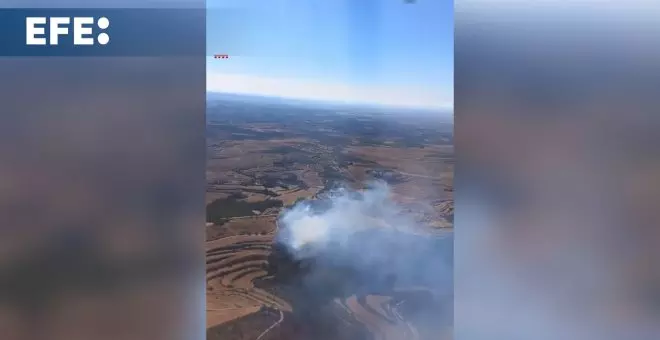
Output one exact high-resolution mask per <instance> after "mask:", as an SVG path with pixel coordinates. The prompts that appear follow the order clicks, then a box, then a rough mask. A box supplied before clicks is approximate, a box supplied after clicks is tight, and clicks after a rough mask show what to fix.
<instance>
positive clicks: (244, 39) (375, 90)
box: [207, 0, 454, 108]
mask: <svg viewBox="0 0 660 340" xmlns="http://www.w3.org/2000/svg"><path fill="white" fill-rule="evenodd" d="M207 7H208V10H207V53H208V54H209V55H212V54H229V56H230V57H229V59H213V58H211V57H209V58H208V59H207V86H208V90H209V91H218V92H230V93H232V92H233V93H248V94H256V95H260V94H261V95H274V96H281V97H291V98H301V99H323V100H332V101H343V102H359V103H373V104H383V105H397V106H414V107H433V108H451V107H452V105H453V66H454V65H453V63H454V61H453V55H454V50H453V46H454V42H453V36H454V32H453V27H454V23H453V1H448V0H417V1H416V3H414V4H406V3H405V1H404V0H207Z"/></svg>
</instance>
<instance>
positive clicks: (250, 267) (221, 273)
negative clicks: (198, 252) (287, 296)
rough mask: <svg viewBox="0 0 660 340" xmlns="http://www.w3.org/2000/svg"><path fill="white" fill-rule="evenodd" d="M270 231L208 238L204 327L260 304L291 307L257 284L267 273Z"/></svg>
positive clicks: (281, 308)
mask: <svg viewBox="0 0 660 340" xmlns="http://www.w3.org/2000/svg"><path fill="white" fill-rule="evenodd" d="M271 243H272V235H241V236H229V237H225V238H221V239H218V240H214V241H210V242H207V249H206V265H207V269H206V281H207V327H212V326H214V325H217V324H221V323H223V322H226V321H229V320H232V319H235V318H238V317H241V316H245V315H248V314H251V313H254V312H256V311H257V310H259V308H260V307H261V306H266V307H271V308H274V309H277V310H282V311H291V306H290V305H289V304H288V303H287V302H286V301H284V300H282V299H280V298H278V297H277V296H274V295H272V294H270V293H268V292H266V291H264V290H262V289H259V288H256V287H255V286H254V284H253V282H254V280H257V279H260V278H263V277H265V276H266V274H267V271H266V266H267V261H268V255H269V253H270V248H271Z"/></svg>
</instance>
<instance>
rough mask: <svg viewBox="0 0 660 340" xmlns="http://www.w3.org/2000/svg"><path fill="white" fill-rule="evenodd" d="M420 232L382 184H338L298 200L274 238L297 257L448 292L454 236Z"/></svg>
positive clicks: (286, 212)
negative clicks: (320, 196) (315, 196)
mask: <svg viewBox="0 0 660 340" xmlns="http://www.w3.org/2000/svg"><path fill="white" fill-rule="evenodd" d="M422 230H423V227H422V226H420V225H419V223H418V222H417V221H416V220H415V216H414V215H412V214H411V213H409V212H408V211H407V209H404V207H402V206H401V205H400V204H398V203H397V202H396V201H395V200H393V196H392V192H391V190H390V188H389V186H388V185H387V184H386V183H385V182H372V183H369V185H368V188H367V189H365V190H362V191H355V190H351V189H347V188H339V189H336V190H333V191H331V192H330V193H329V194H328V195H327V197H324V198H323V199H319V200H311V201H303V202H300V203H298V204H296V205H295V206H293V207H292V208H291V209H289V210H287V211H285V212H284V213H283V214H282V216H281V218H280V220H279V232H278V238H277V242H279V243H280V244H282V245H284V246H285V247H286V248H287V249H288V251H289V252H290V253H291V254H292V255H293V256H294V257H295V258H296V259H298V260H305V259H314V260H315V261H322V262H324V263H332V265H340V266H346V267H350V268H352V269H354V270H356V271H358V272H360V273H363V275H364V276H369V277H373V278H375V279H378V278H383V277H386V276H388V275H391V276H396V277H397V280H398V282H400V283H402V284H411V285H412V284H418V283H419V282H424V283H428V284H431V285H432V286H434V287H432V288H434V289H435V288H438V289H441V290H442V291H444V292H446V293H449V294H450V291H451V285H452V270H453V269H452V264H451V262H452V256H453V248H452V246H451V243H452V242H453V240H452V239H451V238H450V237H447V236H445V237H440V236H437V235H436V236H433V235H427V234H423V233H422ZM368 280H371V279H368ZM413 282H414V283H413Z"/></svg>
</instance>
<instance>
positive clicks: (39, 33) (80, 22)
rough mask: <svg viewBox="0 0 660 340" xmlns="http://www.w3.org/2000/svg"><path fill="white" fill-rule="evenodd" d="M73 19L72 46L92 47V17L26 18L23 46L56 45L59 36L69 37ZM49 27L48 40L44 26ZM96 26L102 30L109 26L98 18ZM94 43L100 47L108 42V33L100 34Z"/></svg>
mask: <svg viewBox="0 0 660 340" xmlns="http://www.w3.org/2000/svg"><path fill="white" fill-rule="evenodd" d="M71 19H73V30H72V31H73V44H74V45H94V37H91V35H92V31H93V30H92V27H93V25H94V18H93V17H73V18H70V17H27V18H25V44H26V45H57V44H58V42H59V37H60V36H61V35H69V27H68V26H69V25H71V22H72V20H71ZM47 24H48V25H49V29H50V30H49V31H50V32H49V33H50V34H49V35H48V39H46V38H47V36H46V28H45V26H46V25H47ZM96 25H97V26H98V27H99V28H100V29H102V30H104V29H106V28H108V27H109V26H110V20H108V18H106V17H100V18H98V20H96ZM96 41H97V42H98V43H99V44H101V45H106V44H107V43H108V42H110V36H109V35H108V33H105V32H102V33H99V34H98V35H97V36H96Z"/></svg>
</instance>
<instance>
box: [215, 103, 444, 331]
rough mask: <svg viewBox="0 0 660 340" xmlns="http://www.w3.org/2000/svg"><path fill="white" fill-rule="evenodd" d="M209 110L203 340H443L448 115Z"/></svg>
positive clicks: (227, 106)
mask: <svg viewBox="0 0 660 340" xmlns="http://www.w3.org/2000/svg"><path fill="white" fill-rule="evenodd" d="M207 102H208V106H207V137H206V138H207V169H206V171H207V173H206V178H207V189H206V204H207V207H206V220H207V223H206V227H205V228H206V266H207V269H206V282H207V292H206V294H207V298H206V299H207V312H206V313H207V339H209V340H219V339H223V340H229V339H251V340H285V339H286V340H298V339H318V340H322V339H328V340H329V339H340V340H343V339H350V340H367V339H388V340H401V339H420V340H426V339H451V337H452V329H453V328H452V324H453V305H452V303H453V277H452V276H451V275H452V274H451V273H452V263H453V236H452V235H453V216H454V198H453V173H454V147H453V144H454V141H453V115H451V113H430V112H423V111H414V110H403V109H391V108H387V109H386V108H375V107H366V106H364V107H360V106H344V105H330V104H323V103H313V102H303V101H293V100H279V99H271V98H264V97H250V96H239V95H220V94H209V97H208V98H207ZM315 228H316V229H315ZM321 244H322V246H321Z"/></svg>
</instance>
